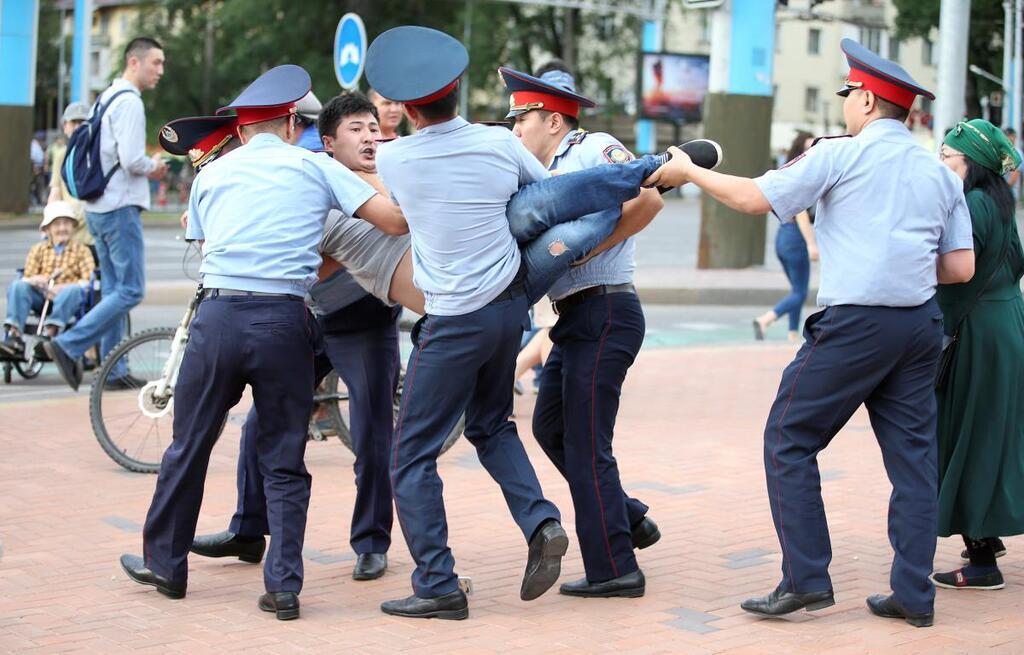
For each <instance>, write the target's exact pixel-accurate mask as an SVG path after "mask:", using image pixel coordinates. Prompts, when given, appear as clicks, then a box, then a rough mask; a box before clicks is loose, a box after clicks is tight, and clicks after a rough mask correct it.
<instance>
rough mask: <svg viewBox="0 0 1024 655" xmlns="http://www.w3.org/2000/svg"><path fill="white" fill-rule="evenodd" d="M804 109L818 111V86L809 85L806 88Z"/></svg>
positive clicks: (811, 111) (809, 111) (812, 111)
mask: <svg viewBox="0 0 1024 655" xmlns="http://www.w3.org/2000/svg"><path fill="white" fill-rule="evenodd" d="M804 111H806V112H808V113H811V114H816V113H818V88H817V87H814V86H809V87H807V88H806V89H805V90H804Z"/></svg>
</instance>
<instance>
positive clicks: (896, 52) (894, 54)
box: [889, 37, 900, 64]
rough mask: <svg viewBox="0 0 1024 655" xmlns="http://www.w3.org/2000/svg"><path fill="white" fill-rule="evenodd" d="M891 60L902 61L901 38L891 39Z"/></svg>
mask: <svg viewBox="0 0 1024 655" xmlns="http://www.w3.org/2000/svg"><path fill="white" fill-rule="evenodd" d="M889 60H890V61H894V62H896V63H897V64H898V63H899V62H900V40H899V39H897V38H895V37H892V38H890V39H889Z"/></svg>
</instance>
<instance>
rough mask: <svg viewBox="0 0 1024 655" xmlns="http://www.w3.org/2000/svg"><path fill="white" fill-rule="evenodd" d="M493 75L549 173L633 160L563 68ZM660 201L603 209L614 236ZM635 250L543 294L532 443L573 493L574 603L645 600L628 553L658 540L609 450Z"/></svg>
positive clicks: (633, 311)
mask: <svg viewBox="0 0 1024 655" xmlns="http://www.w3.org/2000/svg"><path fill="white" fill-rule="evenodd" d="M499 73H500V74H501V76H502V79H503V80H504V81H505V85H506V87H507V88H508V90H509V92H510V94H511V98H510V107H511V109H510V111H509V113H508V116H507V118H511V119H514V121H515V124H514V126H513V133H515V134H516V136H518V137H520V139H521V140H522V141H523V144H524V145H525V146H526V148H527V149H528V150H530V152H532V153H533V154H534V156H536V157H537V158H538V159H539V160H540V161H541V162H542V163H544V164H545V165H546V166H547V167H548V168H549V169H551V170H556V171H558V172H560V173H568V172H572V171H578V170H583V169H588V168H593V167H595V166H600V165H602V164H617V163H625V162H628V161H630V160H632V159H633V156H632V154H630V153H629V151H628V150H626V148H625V147H624V146H623V145H622V143H621V142H619V141H618V139H616V138H615V137H613V136H611V135H610V134H605V133H601V132H597V133H591V132H587V131H586V130H583V129H580V128H579V121H578V116H579V112H580V107H593V106H595V103H594V102H593V101H591V100H589V99H588V98H585V97H583V96H580V95H578V94H577V93H576V90H575V80H574V79H573V77H572V75H571V74H570V73H569V72H568V70H567V69H565V67H564V64H561V62H552V63H550V64H548V65H547V66H545V67H544V68H543V69H541V71H538V74H539V77H535V76H532V75H528V74H526V73H522V72H519V71H515V70H512V69H509V68H500V69H499ZM663 205H664V203H663V202H662V200H661V196H660V195H659V194H658V192H657V191H656V190H654V189H646V190H644V191H643V192H642V193H641V194H640V196H639V197H637V198H636V199H634V200H631V201H629V202H628V203H626V204H625V205H623V206H622V207H621V209H616V210H610V211H611V213H613V214H614V217H613V218H614V220H616V221H617V220H618V217H619V214H621V215H622V216H624V217H626V218H627V219H628V220H625V219H624V220H623V222H622V223H620V225H619V228H618V230H620V231H621V230H625V229H628V227H629V226H630V225H633V226H634V229H636V228H638V227H642V226H643V225H646V224H647V223H648V222H650V220H651V219H653V218H654V216H655V215H656V214H657V213H658V211H660V210H661V208H662V207H663ZM580 222H582V221H580ZM637 223H638V225H637ZM635 250H636V246H635V240H634V239H633V238H632V237H628V238H626V239H625V240H620V241H618V242H617V243H614V245H611V247H610V248H607V249H605V250H603V251H602V252H600V253H599V254H597V255H596V256H594V257H592V258H591V259H589V260H588V261H587V262H586V263H584V264H582V265H580V266H576V267H574V268H572V269H570V270H569V271H568V272H567V273H566V274H565V275H563V276H562V277H561V278H559V279H558V280H557V281H556V282H555V283H554V285H553V286H552V287H551V289H550V291H549V292H548V295H549V296H550V297H551V299H552V300H554V306H555V308H556V311H557V313H558V322H557V323H555V326H554V327H553V328H552V330H551V340H552V341H553V342H554V347H553V348H552V350H551V354H550V355H549V356H548V359H547V361H546V362H545V364H544V369H543V371H542V373H541V375H540V389H539V390H538V395H537V403H536V406H535V408H534V416H533V435H534V437H535V438H536V439H537V442H538V443H539V444H540V445H541V447H542V448H543V449H544V452H545V453H546V454H547V455H548V457H549V458H550V459H551V461H552V462H553V463H554V464H555V466H556V468H558V470H559V472H561V473H562V475H564V476H565V478H566V480H567V481H568V483H569V489H570V491H571V492H572V498H573V506H574V508H575V510H576V535H577V537H578V538H579V543H580V551H581V553H582V555H583V566H584V570H585V574H586V575H585V576H584V578H583V579H581V580H578V581H576V582H571V583H566V584H563V585H562V586H561V589H560V591H561V593H563V594H567V595H572V596H584V597H605V598H608V597H616V596H619V597H637V596H642V595H643V594H644V591H645V588H646V582H645V579H644V574H643V571H641V570H640V568H639V566H638V564H637V561H636V557H635V555H634V553H633V550H634V548H646V547H648V546H650V545H652V544H653V543H654V542H656V541H657V540H658V539H659V538H660V536H661V534H660V532H659V531H658V527H657V525H656V524H655V523H654V521H653V520H651V519H649V518H647V516H646V515H647V509H648V508H647V505H645V504H644V503H642V502H640V501H639V500H637V499H635V498H631V497H629V496H627V495H626V493H625V492H624V491H623V489H622V483H621V481H620V477H619V470H618V465H617V463H616V461H615V457H614V455H613V454H612V437H613V433H614V428H615V418H616V414H617V413H618V407H619V396H620V394H621V391H622V384H623V381H624V380H625V377H626V372H627V370H628V369H629V367H630V365H632V363H633V360H634V359H635V358H636V355H637V353H638V352H639V350H640V346H641V345H642V344H643V338H644V315H643V310H642V308H641V306H640V300H639V298H638V296H637V293H636V289H635V288H634V286H633V270H634V269H635V268H636V262H635ZM595 463H596V466H595Z"/></svg>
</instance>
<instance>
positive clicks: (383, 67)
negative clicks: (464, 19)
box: [366, 25, 469, 106]
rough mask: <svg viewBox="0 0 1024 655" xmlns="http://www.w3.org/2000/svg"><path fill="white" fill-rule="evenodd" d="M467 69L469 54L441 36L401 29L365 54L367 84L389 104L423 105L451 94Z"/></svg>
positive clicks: (420, 29) (415, 27) (406, 27)
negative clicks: (391, 102)
mask: <svg viewBox="0 0 1024 655" xmlns="http://www.w3.org/2000/svg"><path fill="white" fill-rule="evenodd" d="M468 66H469V53H468V52H466V48H465V47H464V46H463V45H462V44H461V43H459V41H458V40H457V39H456V38H455V37H453V36H450V35H448V34H445V33H444V32H439V31H437V30H433V29H430V28H429V27H420V26H418V25H403V26H401V27H394V28H392V29H390V30H388V31H386V32H384V33H383V34H381V35H380V36H378V37H377V38H376V39H374V40H373V43H371V44H370V47H369V48H368V49H367V50H366V81H367V82H369V83H370V86H372V87H373V89H374V91H376V92H377V93H379V94H380V95H381V96H383V97H384V98H387V99H388V100H393V101H394V102H402V103H405V104H407V105H413V106H415V105H426V104H429V103H431V102H434V101H435V100H440V99H441V98H443V97H444V96H446V95H447V94H448V93H449V92H451V91H452V90H453V89H454V88H455V86H456V84H458V82H459V78H460V77H462V74H463V73H465V72H466V68H467V67H468Z"/></svg>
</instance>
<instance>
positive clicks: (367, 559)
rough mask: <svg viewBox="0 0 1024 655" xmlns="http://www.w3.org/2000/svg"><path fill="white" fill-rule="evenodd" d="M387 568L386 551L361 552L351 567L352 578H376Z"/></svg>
mask: <svg viewBox="0 0 1024 655" xmlns="http://www.w3.org/2000/svg"><path fill="white" fill-rule="evenodd" d="M387 570H388V556H387V553H362V554H361V555H359V557H357V558H356V567H355V568H354V569H352V579H353V580H376V579H377V578H379V577H380V576H382V575H384V572H385V571H387Z"/></svg>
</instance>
